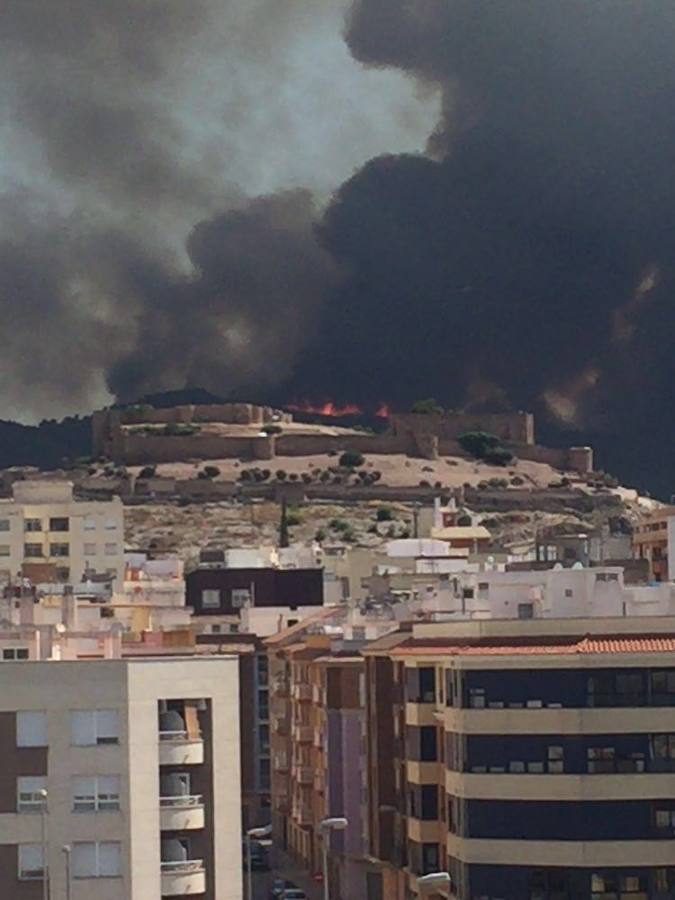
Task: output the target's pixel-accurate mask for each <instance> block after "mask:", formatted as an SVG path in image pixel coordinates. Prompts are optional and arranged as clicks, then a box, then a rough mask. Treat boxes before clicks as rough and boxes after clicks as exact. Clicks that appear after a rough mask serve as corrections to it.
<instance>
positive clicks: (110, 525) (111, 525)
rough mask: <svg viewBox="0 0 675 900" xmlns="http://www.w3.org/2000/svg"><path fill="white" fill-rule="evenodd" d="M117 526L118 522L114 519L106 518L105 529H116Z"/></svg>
mask: <svg viewBox="0 0 675 900" xmlns="http://www.w3.org/2000/svg"><path fill="white" fill-rule="evenodd" d="M116 528H117V522H116V521H115V520H114V519H106V521H105V530H106V531H115V529H116Z"/></svg>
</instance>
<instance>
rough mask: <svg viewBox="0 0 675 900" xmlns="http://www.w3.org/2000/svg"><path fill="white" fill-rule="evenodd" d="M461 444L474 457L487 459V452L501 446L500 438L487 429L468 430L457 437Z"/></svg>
mask: <svg viewBox="0 0 675 900" xmlns="http://www.w3.org/2000/svg"><path fill="white" fill-rule="evenodd" d="M457 442H458V443H459V446H460V447H461V448H462V450H464V452H465V453H468V454H469V456H473V458H474V459H485V454H486V453H489V452H490V451H491V450H495V449H496V448H497V447H499V446H500V443H499V438H498V437H497V436H496V435H494V434H488V433H487V431H467V432H466V433H465V434H460V436H459V437H458V438H457Z"/></svg>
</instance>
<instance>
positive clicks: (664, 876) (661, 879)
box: [654, 869, 675, 894]
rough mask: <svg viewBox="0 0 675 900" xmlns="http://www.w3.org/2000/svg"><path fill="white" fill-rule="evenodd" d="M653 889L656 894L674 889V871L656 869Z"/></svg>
mask: <svg viewBox="0 0 675 900" xmlns="http://www.w3.org/2000/svg"><path fill="white" fill-rule="evenodd" d="M654 888H655V890H656V892H657V893H664V894H665V893H667V892H668V891H672V890H673V889H675V869H656V870H655V871H654Z"/></svg>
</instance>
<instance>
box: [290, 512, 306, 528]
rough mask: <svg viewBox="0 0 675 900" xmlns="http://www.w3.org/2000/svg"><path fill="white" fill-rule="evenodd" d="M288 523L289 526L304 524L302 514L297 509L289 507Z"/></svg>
mask: <svg viewBox="0 0 675 900" xmlns="http://www.w3.org/2000/svg"><path fill="white" fill-rule="evenodd" d="M286 524H287V525H288V527H289V528H292V527H293V526H294V525H301V524H302V515H301V514H300V512H299V511H298V510H297V509H289V510H288V512H287V513H286Z"/></svg>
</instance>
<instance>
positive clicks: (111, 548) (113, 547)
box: [105, 544, 117, 556]
mask: <svg viewBox="0 0 675 900" xmlns="http://www.w3.org/2000/svg"><path fill="white" fill-rule="evenodd" d="M116 553H117V544H106V545H105V555H106V556H114V555H115V554H116Z"/></svg>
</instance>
